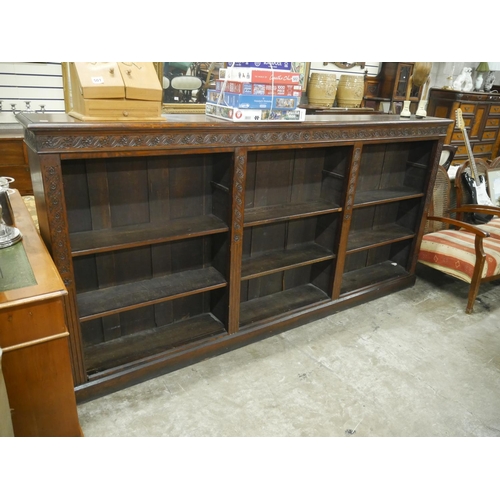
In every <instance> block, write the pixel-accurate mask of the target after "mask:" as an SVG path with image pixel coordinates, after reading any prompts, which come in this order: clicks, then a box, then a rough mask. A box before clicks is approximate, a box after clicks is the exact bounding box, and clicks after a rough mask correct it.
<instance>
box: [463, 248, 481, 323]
mask: <svg viewBox="0 0 500 500" xmlns="http://www.w3.org/2000/svg"><path fill="white" fill-rule="evenodd" d="M485 262H486V256H484V255H483V256H482V257H480V258H477V259H476V266H475V268H474V274H473V275H472V280H471V283H470V287H469V297H468V299H467V308H466V309H465V312H466V313H467V314H471V313H472V311H473V309H474V302H475V300H476V297H477V294H478V292H479V286H480V285H481V276H482V274H483V267H484V263H485Z"/></svg>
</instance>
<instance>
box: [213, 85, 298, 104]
mask: <svg viewBox="0 0 500 500" xmlns="http://www.w3.org/2000/svg"><path fill="white" fill-rule="evenodd" d="M221 94H222V96H221ZM207 101H208V102H211V103H214V104H224V105H225V106H231V107H233V108H240V109H250V108H252V109H271V108H274V109H294V108H296V107H297V106H298V105H299V98H298V97H292V96H270V95H253V94H248V95H245V94H232V93H230V92H218V91H217V90H211V89H209V90H208V92H207Z"/></svg>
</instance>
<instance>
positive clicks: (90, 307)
mask: <svg viewBox="0 0 500 500" xmlns="http://www.w3.org/2000/svg"><path fill="white" fill-rule="evenodd" d="M224 286H226V280H225V279H224V277H223V276H222V275H221V274H220V273H219V272H218V271H217V270H216V269H214V268H213V267H207V268H204V269H194V270H190V271H183V272H179V273H175V274H170V275H166V276H161V277H158V278H151V279H148V280H142V281H136V282H132V283H126V284H124V285H117V286H110V287H108V288H102V289H100V290H93V291H90V292H84V293H80V294H78V295H77V302H78V308H79V311H80V320H82V321H85V320H90V319H94V318H98V317H101V316H107V315H109V314H114V313H116V312H120V311H124V310H128V309H134V308H137V307H140V306H142V305H144V304H155V303H158V302H162V301H164V300H171V299H173V298H177V297H182V296H186V295H192V294H193V293H201V292H206V291H209V290H215V289H216V288H222V287H224Z"/></svg>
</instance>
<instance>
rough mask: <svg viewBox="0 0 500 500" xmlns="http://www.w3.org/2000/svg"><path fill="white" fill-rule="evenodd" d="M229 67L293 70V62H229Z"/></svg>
mask: <svg viewBox="0 0 500 500" xmlns="http://www.w3.org/2000/svg"><path fill="white" fill-rule="evenodd" d="M227 67H228V68H257V69H277V70H282V71H291V70H292V63H291V62H234V63H231V62H228V63H227Z"/></svg>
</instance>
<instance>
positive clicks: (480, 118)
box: [427, 88, 500, 165]
mask: <svg viewBox="0 0 500 500" xmlns="http://www.w3.org/2000/svg"><path fill="white" fill-rule="evenodd" d="M458 108H460V109H461V110H462V116H463V119H464V123H465V127H466V129H467V135H468V137H469V141H470V145H471V148H472V152H473V154H474V157H475V158H482V159H484V160H489V159H493V158H496V157H497V156H498V148H499V146H500V133H499V130H500V94H498V93H496V92H494V93H488V92H461V91H457V90H445V89H438V88H432V89H431V90H430V93H429V103H428V106H427V115H428V116H438V117H444V118H451V119H452V120H453V123H452V124H451V125H450V126H449V128H448V132H447V134H446V143H447V144H451V145H454V146H458V149H457V152H456V154H455V158H454V160H453V164H454V165H457V164H461V163H463V162H464V161H466V160H468V155H467V147H466V145H465V143H464V137H463V134H462V132H461V130H460V129H459V128H457V127H456V124H455V119H456V116H455V114H456V113H455V111H456V110H457V109H458Z"/></svg>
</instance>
